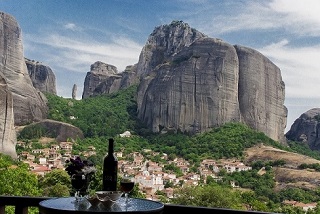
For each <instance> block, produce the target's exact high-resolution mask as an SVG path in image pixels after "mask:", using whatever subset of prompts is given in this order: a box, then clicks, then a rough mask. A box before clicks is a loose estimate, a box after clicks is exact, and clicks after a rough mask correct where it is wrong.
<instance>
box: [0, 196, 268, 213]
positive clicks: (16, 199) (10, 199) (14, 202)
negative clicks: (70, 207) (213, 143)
mask: <svg viewBox="0 0 320 214" xmlns="http://www.w3.org/2000/svg"><path fill="white" fill-rule="evenodd" d="M46 199H50V197H28V196H0V214H5V208H6V206H14V207H15V214H28V208H29V207H39V203H40V202H41V201H43V200H46ZM177 213H199V214H213V213H220V214H233V213H235V214H241V213H255V214H263V213H265V214H266V212H255V211H240V210H232V209H224V208H211V207H197V206H182V205H173V204H165V205H164V210H163V213H162V214H177Z"/></svg>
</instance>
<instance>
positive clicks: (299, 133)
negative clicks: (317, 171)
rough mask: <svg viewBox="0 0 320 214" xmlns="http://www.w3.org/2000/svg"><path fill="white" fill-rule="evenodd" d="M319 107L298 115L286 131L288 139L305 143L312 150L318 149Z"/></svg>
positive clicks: (319, 130) (319, 136) (319, 137)
mask: <svg viewBox="0 0 320 214" xmlns="http://www.w3.org/2000/svg"><path fill="white" fill-rule="evenodd" d="M319 133H320V108H313V109H310V110H308V111H307V112H305V113H303V114H301V115H300V117H299V118H297V119H296V120H295V121H294V123H293V124H292V126H291V128H290V130H289V131H288V132H287V133H286V135H285V136H286V138H287V139H288V140H292V141H297V142H301V143H304V144H307V145H308V146H309V148H310V149H312V150H320V134H319Z"/></svg>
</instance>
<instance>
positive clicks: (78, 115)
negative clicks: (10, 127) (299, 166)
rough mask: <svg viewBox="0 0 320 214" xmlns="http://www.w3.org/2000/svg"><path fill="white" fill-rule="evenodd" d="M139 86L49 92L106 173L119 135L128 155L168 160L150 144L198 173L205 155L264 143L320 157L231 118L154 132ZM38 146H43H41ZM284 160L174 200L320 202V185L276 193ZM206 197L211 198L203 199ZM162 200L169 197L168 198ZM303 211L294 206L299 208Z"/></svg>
mask: <svg viewBox="0 0 320 214" xmlns="http://www.w3.org/2000/svg"><path fill="white" fill-rule="evenodd" d="M136 89H137V87H136V86H132V87H130V88H128V89H126V90H122V91H120V92H117V93H114V94H111V95H101V96H97V97H93V98H87V99H84V100H73V99H69V98H62V97H58V96H54V95H49V94H47V98H48V100H49V119H53V120H58V121H62V122H67V123H70V124H72V125H75V126H77V127H79V128H80V129H81V130H82V131H83V133H84V135H85V139H83V140H77V141H76V143H75V144H74V146H73V152H74V154H80V153H81V152H82V151H84V150H86V149H87V148H88V146H89V145H93V146H94V147H95V148H96V151H97V155H96V156H92V157H90V160H92V161H93V162H94V163H95V164H96V165H97V166H98V168H99V171H98V173H101V171H100V170H101V163H102V162H101V160H102V157H103V156H104V155H105V153H106V148H107V143H106V142H107V139H108V138H110V137H114V138H115V140H116V148H115V150H116V151H119V150H120V149H123V148H125V149H124V150H123V152H124V154H129V153H131V152H134V151H138V152H141V153H143V154H144V155H146V156H147V158H148V159H149V160H152V161H156V162H163V163H164V164H165V162H164V161H163V160H162V159H161V157H160V156H148V154H147V153H144V152H143V150H144V149H151V150H153V151H156V152H160V153H166V154H168V156H169V158H170V159H174V158H175V157H182V158H184V159H186V160H188V161H189V162H191V163H192V164H193V167H192V168H191V169H192V170H193V171H194V172H197V166H199V164H200V162H201V160H203V159H222V158H237V159H240V160H241V159H243V158H244V150H245V149H246V148H250V147H252V146H254V145H256V144H260V143H263V144H264V145H270V146H273V147H275V148H279V149H283V150H287V151H291V152H297V153H301V154H305V155H309V156H311V157H313V158H316V159H319V160H320V155H319V152H316V151H311V150H310V149H309V148H307V147H305V146H302V145H299V144H298V143H296V142H289V145H290V147H285V146H283V145H281V144H279V143H278V142H275V141H273V140H272V139H270V138H268V137H267V136H266V135H265V134H264V133H261V132H257V131H255V130H252V129H251V128H249V127H247V126H246V125H244V124H241V123H228V124H225V125H223V126H221V127H217V128H214V129H212V130H211V131H208V132H206V133H201V134H197V135H194V136H189V135H185V134H182V133H167V134H153V133H151V132H150V131H149V130H148V129H147V128H146V127H144V126H143V124H142V123H141V121H139V120H138V119H137V104H136V99H135V98H136V97H135V95H136ZM35 129H36V128H35ZM127 130H129V131H130V132H131V133H133V134H134V136H133V137H130V138H120V137H119V134H120V133H123V132H124V131H127ZM21 133H23V132H21ZM27 133H29V135H23V134H22V135H20V136H19V138H20V139H21V140H26V141H28V140H31V139H33V141H36V140H35V139H36V138H38V137H39V133H41V134H40V135H42V134H44V133H43V132H41V130H34V132H33V133H35V134H34V135H33V136H30V133H31V132H27ZM44 135H45V134H44ZM38 146H39V147H41V145H38ZM279 164H280V165H281V164H283V163H282V162H281V160H278V161H274V162H266V163H264V162H257V163H253V165H252V166H253V170H252V171H250V172H239V173H232V174H226V173H225V172H223V171H222V172H221V173H220V176H223V179H222V180H221V181H219V182H218V183H217V182H215V181H214V182H210V178H208V179H209V180H208V181H207V184H204V183H203V184H202V185H200V186H199V187H192V188H186V189H184V188H182V189H180V191H181V192H180V195H181V197H178V198H175V199H174V200H173V201H170V202H171V203H178V204H185V203H186V201H188V200H186V198H187V197H192V199H193V200H192V204H186V205H197V206H202V205H204V206H214V207H225V208H235V209H246V207H243V205H244V204H246V205H248V206H250V207H251V208H252V209H254V210H259V211H269V212H280V211H281V212H282V211H284V210H291V209H293V208H288V207H283V206H281V204H280V203H281V201H283V200H285V199H287V200H296V201H302V202H306V203H307V202H312V201H320V194H318V192H320V191H318V190H316V191H308V190H302V189H294V188H291V189H287V190H282V191H280V192H274V191H273V187H274V186H275V181H274V174H273V171H272V167H273V166H276V165H279ZM261 167H266V174H264V175H258V173H257V172H258V170H259V169H260V168H261ZM164 168H165V170H169V171H170V170H171V171H175V173H176V174H179V173H181V172H179V170H178V169H177V168H176V167H175V166H172V165H165V167H164ZM49 174H50V173H49ZM212 180H213V179H212ZM230 181H235V182H236V183H237V184H239V186H240V187H242V188H245V189H247V190H250V191H244V192H242V191H240V192H239V191H235V190H232V189H231V188H230ZM99 185H101V184H100V182H99V181H96V184H95V186H96V187H97V188H99ZM217 185H218V186H217ZM195 193H196V194H195ZM208 195H214V197H213V196H212V197H213V198H212V200H209V199H210V198H211V197H209V196H208ZM194 197H196V198H194ZM203 197H205V198H208V199H207V200H206V201H204V200H203ZM162 200H166V199H164V198H163V199H162ZM190 203H191V202H190ZM219 203H220V204H219ZM279 207H282V208H281V210H279ZM299 212H300V211H299ZM299 212H298V211H295V212H294V213H299ZM288 213H289V211H288Z"/></svg>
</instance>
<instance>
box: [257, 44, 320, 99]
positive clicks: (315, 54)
mask: <svg viewBox="0 0 320 214" xmlns="http://www.w3.org/2000/svg"><path fill="white" fill-rule="evenodd" d="M319 49H320V44H318V45H314V46H310V47H294V46H290V42H289V41H288V40H282V41H279V42H278V43H273V44H270V45H268V46H265V47H263V48H261V49H259V51H260V52H261V53H262V54H264V55H265V56H267V57H268V58H270V59H271V61H272V62H274V63H275V64H276V65H277V66H278V67H279V68H280V69H281V75H282V78H283V81H284V82H285V84H286V89H285V90H286V97H300V98H311V97H314V98H320V94H319V93H318V90H316V89H317V88H318V85H319V82H320V74H319V68H320V60H319V59H320V52H319Z"/></svg>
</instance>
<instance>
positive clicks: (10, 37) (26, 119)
mask: <svg viewBox="0 0 320 214" xmlns="http://www.w3.org/2000/svg"><path fill="white" fill-rule="evenodd" d="M0 71H1V74H2V75H3V76H4V78H5V79H6V83H7V87H8V90H9V91H11V93H12V97H13V112H14V121H15V125H24V124H27V123H30V122H32V121H40V120H42V119H44V118H46V116H47V100H46V98H45V96H44V95H43V94H42V93H41V92H40V91H38V90H36V89H35V88H34V87H33V85H32V81H31V79H30V76H29V74H28V70H27V66H26V63H25V60H24V56H23V46H22V35H21V29H20V27H19V25H18V23H17V22H16V20H15V19H14V17H12V16H11V15H8V14H5V13H2V12H0ZM4 104H5V103H4Z"/></svg>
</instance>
